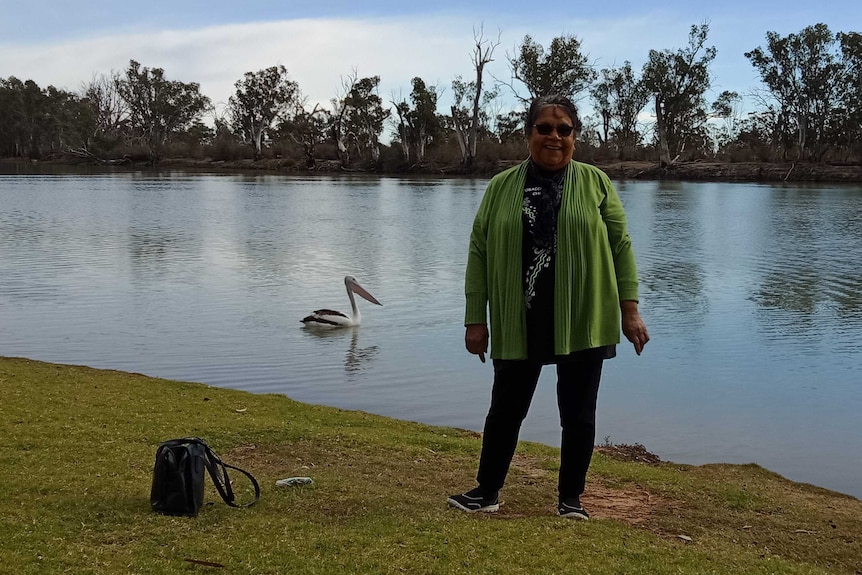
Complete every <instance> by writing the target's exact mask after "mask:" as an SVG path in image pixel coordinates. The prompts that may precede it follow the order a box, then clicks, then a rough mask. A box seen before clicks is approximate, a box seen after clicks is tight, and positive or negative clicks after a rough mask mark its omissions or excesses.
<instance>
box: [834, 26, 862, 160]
mask: <svg viewBox="0 0 862 575" xmlns="http://www.w3.org/2000/svg"><path fill="white" fill-rule="evenodd" d="M837 39H838V42H839V44H840V46H841V59H842V62H843V64H844V80H843V81H842V82H841V83H840V86H839V88H840V89H841V92H840V93H841V101H842V103H843V106H842V107H843V109H844V114H845V120H844V126H845V127H846V132H845V133H844V134H843V136H844V139H845V143H846V146H847V148H848V150H847V151H848V154H849V153H852V152H854V151H855V153H856V154H857V158H859V161H860V163H862V34H859V33H857V32H849V33H843V32H839V33H838V34H837Z"/></svg>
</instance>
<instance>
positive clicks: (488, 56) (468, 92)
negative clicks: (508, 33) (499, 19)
mask: <svg viewBox="0 0 862 575" xmlns="http://www.w3.org/2000/svg"><path fill="white" fill-rule="evenodd" d="M499 45H500V35H499V34H498V35H497V40H496V41H491V40H489V39H486V38H485V37H484V31H483V29H482V28H481V27H480V28H479V30H475V29H474V30H473V52H472V61H473V70H474V71H475V73H476V79H475V80H471V81H469V82H464V80H463V79H462V77H461V76H460V75H459V76H456V77H455V79H454V80H453V81H452V91H453V92H454V94H453V96H454V103H453V104H452V106H451V107H450V111H451V112H452V115H451V116H450V117H449V121H450V122H451V127H452V129H453V130H454V132H455V137H456V138H457V140H458V146H459V147H460V148H461V158H462V163H463V166H464V168H465V169H466V170H467V171H468V172H469V171H472V170H473V167H474V166H475V163H476V145H477V143H478V140H479V132H480V128H481V124H482V123H483V121H484V123H485V124H486V125H487V121H488V119H487V114H484V116H485V117H483V111H484V109H485V108H486V106H487V104H488V102H489V101H490V100H493V99H494V98H495V97H496V93H495V92H493V91H486V90H485V85H484V78H485V66H487V65H488V64H489V63H491V62H493V61H494V50H496V49H497V46H499Z"/></svg>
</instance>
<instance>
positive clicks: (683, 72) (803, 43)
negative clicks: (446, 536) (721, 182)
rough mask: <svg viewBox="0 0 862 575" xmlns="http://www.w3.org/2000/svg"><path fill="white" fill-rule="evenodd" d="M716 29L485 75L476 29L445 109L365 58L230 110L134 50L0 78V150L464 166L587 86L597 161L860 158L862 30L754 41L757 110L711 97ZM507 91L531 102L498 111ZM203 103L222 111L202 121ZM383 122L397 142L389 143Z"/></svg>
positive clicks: (560, 48) (517, 150)
mask: <svg viewBox="0 0 862 575" xmlns="http://www.w3.org/2000/svg"><path fill="white" fill-rule="evenodd" d="M708 33H709V26H708V25H707V24H700V25H694V26H692V27H691V30H690V33H689V37H688V43H687V45H686V46H685V47H683V48H679V49H673V50H671V49H665V50H650V51H649V58H648V61H647V62H646V64H644V66H643V68H642V69H641V70H640V71H639V72H638V71H636V70H633V69H632V66H631V64H630V62H628V61H627V62H625V63H623V65H622V66H619V67H616V68H605V69H600V70H597V69H596V68H595V67H594V66H593V65H592V64H590V62H589V61H588V58H587V57H586V55H585V54H584V53H583V52H582V49H581V42H580V40H579V39H578V38H576V37H575V36H570V35H569V36H561V37H557V38H554V39H553V40H552V41H551V42H550V44H549V45H548V46H547V47H545V46H542V45H541V44H538V43H537V42H535V41H534V40H533V39H532V38H531V37H530V36H526V37H524V39H523V40H522V41H521V43H520V44H519V45H518V46H517V47H516V49H515V50H514V52H513V54H511V55H509V54H507V56H506V59H507V61H508V64H509V69H510V71H511V80H510V81H508V82H506V81H500V80H498V79H493V78H492V79H488V78H487V76H488V74H487V73H486V71H485V66H486V64H488V63H489V62H490V61H491V60H492V59H493V55H494V52H495V50H496V49H497V48H498V47H499V44H500V41H499V37H498V38H497V39H496V40H493V39H488V38H486V37H485V36H484V35H483V32H482V31H481V29H480V30H479V31H478V32H476V33H474V37H473V52H472V55H473V64H474V66H473V71H474V72H475V75H474V76H473V77H471V78H467V79H465V78H463V77H461V76H457V77H455V78H454V79H453V80H452V82H451V86H449V87H448V89H451V94H452V104H451V105H450V106H449V108H448V109H447V110H442V111H441V110H440V109H439V108H438V99H439V97H440V95H441V94H442V92H443V90H442V88H441V87H439V86H434V85H429V84H427V83H426V82H425V81H424V80H422V79H421V78H419V77H416V78H413V80H412V82H411V91H410V93H409V96H407V97H406V98H405V97H401V96H399V97H391V98H390V99H389V101H384V99H383V98H382V97H381V96H380V94H379V89H378V88H379V85H380V77H379V76H370V77H359V75H358V73H356V72H355V71H354V72H353V73H352V74H350V75H348V76H347V77H346V78H342V82H341V87H340V89H339V90H338V91H337V93H336V94H335V95H334V96H333V98H332V99H331V100H330V101H329V102H328V103H327V105H321V104H320V103H315V104H313V105H312V104H310V103H309V102H308V101H307V98H306V97H304V96H303V94H302V91H301V89H300V86H299V84H298V83H297V82H296V81H294V80H291V79H290V77H289V76H288V71H287V69H286V68H285V67H284V66H272V67H270V68H267V69H265V70H259V71H256V72H247V73H246V74H245V75H244V76H243V77H242V78H240V79H238V80H237V82H236V83H235V88H236V91H235V92H234V94H233V95H232V96H231V97H230V99H229V101H228V103H227V106H226V107H225V109H224V110H222V111H220V112H216V111H215V109H214V107H213V106H212V103H211V101H210V99H209V98H208V97H207V96H205V95H204V94H202V93H201V92H200V86H199V84H197V83H195V82H189V83H186V82H182V81H178V80H168V79H167V78H166V77H165V72H164V70H163V69H161V68H147V67H143V66H141V64H140V63H138V62H136V61H134V60H132V61H130V62H129V65H128V67H127V68H126V69H125V70H124V71H122V72H117V71H111V72H110V73H107V74H99V75H97V76H96V77H94V78H93V79H92V80H91V81H90V82H89V83H86V84H84V85H83V87H82V89H81V91H80V92H77V93H75V92H68V91H65V90H58V89H56V88H54V87H53V86H48V87H47V88H42V87H40V86H39V85H37V84H36V83H35V82H33V81H32V80H27V81H21V80H19V79H18V78H15V77H9V78H6V79H3V78H0V157H7V158H9V157H13V158H14V157H20V158H31V159H47V158H54V159H75V158H77V159H80V160H81V161H88V162H96V163H119V162H139V161H147V162H152V163H157V162H159V161H160V160H162V159H164V158H192V159H209V160H213V161H220V160H225V161H235V160H242V159H254V160H260V159H278V160H279V162H280V165H282V166H288V167H296V168H298V169H316V168H318V167H320V166H321V165H326V166H332V165H336V166H338V167H340V168H344V169H357V170H372V171H373V170H385V171H406V170H410V169H422V168H423V167H427V166H437V167H439V168H440V169H443V170H446V169H451V170H452V171H464V172H469V171H475V170H477V169H480V168H481V167H482V166H488V165H497V164H499V163H500V162H501V161H502V162H506V161H515V160H519V159H522V158H523V157H524V155H525V150H524V144H523V138H524V124H523V123H524V113H523V110H524V109H525V108H526V104H527V103H528V102H529V101H530V99H532V98H533V97H534V96H536V95H546V94H563V95H567V96H569V97H571V98H572V99H573V100H576V101H577V100H580V99H582V98H589V100H588V101H589V102H590V104H591V107H592V109H593V110H594V111H595V113H594V115H591V116H589V117H586V118H584V129H583V131H582V133H581V135H580V139H579V144H578V157H579V158H581V159H584V160H586V161H610V160H623V161H625V160H649V161H661V163H662V164H665V165H666V164H672V163H674V162H675V161H677V160H695V159H705V160H718V161H727V162H741V161H762V162H775V161H788V160H793V161H797V160H803V161H809V162H824V163H825V162H828V163H859V162H862V35H860V34H859V33H856V32H847V33H844V32H839V33H837V34H833V33H832V32H831V31H830V30H829V28H828V27H827V26H826V25H825V24H816V25H813V26H809V27H806V28H804V29H803V30H801V31H800V32H799V33H796V34H789V35H787V36H780V35H778V34H777V33H775V32H767V34H766V45H765V46H762V47H756V48H754V49H752V50H751V51H748V52H745V57H746V58H747V59H748V60H749V61H750V62H751V65H752V66H753V67H754V69H755V70H756V71H757V73H758V74H759V76H760V80H761V83H762V87H761V88H759V89H757V90H755V91H754V92H753V93H751V94H747V95H746V97H747V98H749V99H750V100H749V101H751V102H754V104H755V105H754V106H753V108H754V110H755V111H753V112H748V113H746V114H743V113H742V109H743V106H742V103H743V96H741V95H740V94H738V93H736V92H729V91H725V92H722V93H721V94H719V96H718V98H717V99H716V100H715V101H714V102H707V100H706V98H705V94H706V92H707V91H708V90H709V89H710V87H711V82H712V77H711V74H710V64H711V63H712V61H713V60H714V59H715V57H716V49H715V47H713V46H708V42H707V39H708ZM503 90H510V91H511V93H512V94H513V95H514V96H515V97H516V98H517V99H518V100H519V101H520V102H521V103H522V104H523V105H524V106H523V107H521V108H520V109H519V110H515V111H509V112H503V111H501V105H500V103H499V102H500V94H501V93H502V91H503ZM208 114H211V115H212V118H213V121H210V122H207V123H204V121H203V120H204V118H207V117H208V116H207V115H208ZM644 117H649V118H651V119H650V120H649V121H643V118H644ZM385 130H386V131H389V134H390V135H391V144H389V145H384V144H382V143H381V142H380V139H381V136H382V135H383V134H384V131H385Z"/></svg>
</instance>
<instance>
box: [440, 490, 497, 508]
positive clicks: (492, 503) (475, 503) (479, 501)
mask: <svg viewBox="0 0 862 575" xmlns="http://www.w3.org/2000/svg"><path fill="white" fill-rule="evenodd" d="M447 501H448V502H449V507H455V508H456V509H460V510H461V511H466V512H467V513H475V512H476V511H482V512H485V513H494V512H495V511H497V510H499V509H500V492H499V491H496V492H494V494H493V495H492V496H490V497H489V496H488V495H487V494H485V493H484V492H483V491H482V488H481V487H476V488H475V489H471V490H470V491H468V492H467V493H462V494H460V495H452V496H451V497H449V499H448V500H447Z"/></svg>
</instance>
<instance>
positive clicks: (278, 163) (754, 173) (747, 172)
mask: <svg viewBox="0 0 862 575" xmlns="http://www.w3.org/2000/svg"><path fill="white" fill-rule="evenodd" d="M516 163H517V162H512V161H502V160H501V161H497V162H485V163H480V164H478V165H477V166H476V168H475V169H474V170H473V171H471V172H469V173H467V172H465V171H464V170H463V169H462V167H461V166H459V165H436V164H428V165H421V166H405V167H403V169H398V170H365V169H361V168H356V169H344V168H343V167H342V166H341V165H340V163H339V162H338V161H335V160H321V161H318V162H317V164H316V167H315V168H314V169H306V168H304V167H298V166H296V165H295V163H294V162H292V161H288V160H283V159H262V160H257V161H255V160H250V159H249V160H234V161H222V160H212V159H192V158H166V159H164V160H162V161H160V162H159V163H158V164H157V165H156V166H155V167H154V166H153V165H152V164H151V163H149V162H144V161H138V162H133V161H130V160H118V161H111V162H104V163H94V162H92V161H83V160H81V159H70V158H59V159H48V160H22V159H20V158H7V159H2V160H0V166H2V168H0V169H4V170H5V171H11V172H12V173H28V172H32V171H34V170H37V169H39V167H40V166H61V167H62V166H68V167H70V168H81V169H87V170H100V169H112V170H144V169H145V170H152V169H163V170H191V171H202V172H209V173H212V172H258V173H260V172H263V173H286V174H333V173H351V174H369V175H372V174H373V175H386V176H394V177H399V176H417V175H427V176H450V177H477V176H479V177H490V176H492V175H493V174H495V173H497V172H499V171H501V170H503V169H505V168H507V167H509V166H512V165H514V164H516ZM595 165H596V166H597V167H599V168H601V169H602V170H604V171H605V172H606V173H607V174H608V176H610V177H611V178H612V179H615V180H677V181H716V182H821V183H829V182H834V183H862V165H830V164H817V163H810V162H783V163H769V162H712V161H695V162H678V163H675V164H673V165H671V166H668V167H662V166H660V165H659V164H658V163H656V162H643V161H637V162H596V163H595Z"/></svg>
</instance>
